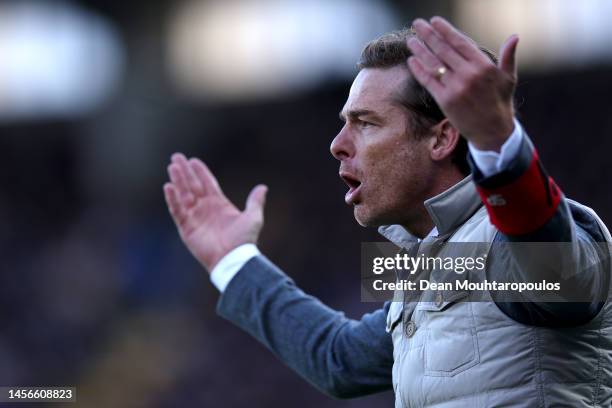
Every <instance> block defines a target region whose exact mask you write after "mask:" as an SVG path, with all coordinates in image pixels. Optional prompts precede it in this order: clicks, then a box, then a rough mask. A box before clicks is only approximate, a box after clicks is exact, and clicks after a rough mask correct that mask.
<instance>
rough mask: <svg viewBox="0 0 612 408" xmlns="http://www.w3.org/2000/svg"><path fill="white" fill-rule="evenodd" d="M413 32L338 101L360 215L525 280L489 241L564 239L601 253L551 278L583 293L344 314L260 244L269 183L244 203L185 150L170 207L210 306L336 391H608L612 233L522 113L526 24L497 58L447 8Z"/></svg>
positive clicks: (433, 399)
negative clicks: (211, 298) (552, 166)
mask: <svg viewBox="0 0 612 408" xmlns="http://www.w3.org/2000/svg"><path fill="white" fill-rule="evenodd" d="M413 30H414V34H413V33H412V32H410V31H407V30H404V31H400V32H396V33H391V34H388V35H386V36H383V37H382V38H380V39H378V40H375V41H373V42H371V43H370V44H368V45H367V46H366V48H365V50H364V52H363V53H362V57H361V61H360V64H359V67H360V71H359V74H358V75H357V77H356V78H355V81H354V82H353V85H352V87H351V90H350V93H349V97H348V100H347V102H346V104H345V106H344V108H343V109H342V112H341V117H342V119H343V120H344V121H345V123H344V126H343V128H342V130H341V131H340V133H339V134H338V135H337V136H336V138H335V139H334V141H333V142H332V145H331V152H332V154H333V156H334V157H335V158H336V159H338V160H339V161H340V176H341V177H342V178H343V179H344V180H345V182H346V183H347V184H348V186H349V191H348V192H347V194H346V196H345V201H346V202H347V204H349V205H352V206H353V209H354V215H355V219H356V220H357V222H359V223H360V224H361V225H363V226H377V227H380V229H379V230H380V232H381V233H382V234H383V235H384V236H385V237H387V238H388V239H389V240H390V241H392V242H394V243H396V244H397V245H398V246H400V247H401V246H404V245H405V244H406V243H411V242H416V241H421V240H422V242H423V243H435V244H439V246H440V247H441V248H442V251H444V250H446V249H447V248H450V245H452V243H453V242H459V243H464V242H485V243H488V244H491V245H489V246H488V248H489V253H488V255H490V259H489V260H488V262H487V276H488V277H490V278H492V279H497V280H506V281H508V280H511V281H515V282H520V281H529V280H533V279H534V276H533V275H532V273H533V271H531V270H529V268H527V267H524V266H525V265H526V263H525V259H521V257H520V256H517V255H516V254H515V253H514V252H512V250H510V249H503V248H502V249H500V250H497V251H494V250H493V249H491V248H493V244H494V243H509V242H521V241H541V242H567V243H568V247H569V249H570V250H569V252H568V253H569V255H568V256H569V258H570V261H571V262H569V265H573V264H574V261H575V262H576V263H583V264H589V265H595V267H593V268H590V269H584V268H575V269H572V268H570V269H572V270H571V271H570V273H569V274H564V275H563V276H559V279H561V278H563V279H565V280H564V282H570V283H571V284H572V285H574V287H579V288H580V290H581V293H585V294H587V296H585V300H586V301H581V302H578V303H572V304H568V303H552V302H539V301H538V300H537V299H535V298H529V299H527V301H526V302H523V303H516V302H504V301H497V300H495V301H493V300H490V301H488V302H470V301H469V300H472V299H471V298H472V295H473V294H472V293H470V292H465V293H459V294H458V295H457V293H455V294H448V293H445V292H436V291H433V292H431V291H430V292H427V291H426V292H425V293H423V296H424V297H422V298H421V299H419V301H413V302H387V303H386V304H385V306H384V308H383V309H380V310H377V311H375V312H373V313H371V314H367V315H365V316H363V318H362V319H361V320H360V321H355V320H350V319H347V318H345V317H344V315H343V314H342V313H339V312H336V311H333V310H330V309H329V308H327V307H326V306H324V305H323V304H322V303H321V302H319V301H318V300H317V299H314V298H312V297H310V296H308V295H306V294H304V293H303V292H302V291H300V290H299V289H298V288H297V287H295V285H294V284H293V282H292V281H291V280H290V279H289V278H288V277H287V276H286V275H285V274H284V273H283V272H281V271H280V270H278V268H276V267H275V266H274V265H273V264H272V263H271V262H270V261H269V260H267V259H266V258H265V257H264V256H263V255H261V254H260V253H259V251H258V250H257V248H256V246H255V245H254V244H255V243H256V241H257V237H258V235H259V231H260V229H261V227H262V224H263V207H264V201H265V194H266V187H265V186H257V187H255V188H254V189H253V191H252V192H251V194H250V195H249V197H248V199H247V203H246V208H245V210H244V211H242V212H241V211H239V210H238V209H237V208H236V207H235V206H234V205H232V204H231V203H230V202H229V201H228V200H227V198H225V196H224V195H223V193H222V192H221V189H220V187H219V185H218V184H217V182H216V180H215V178H214V176H213V175H212V173H211V172H210V171H209V170H208V168H207V167H206V166H205V165H204V163H202V162H201V161H200V160H198V159H190V160H187V158H185V157H184V156H183V155H181V154H177V155H174V156H173V158H172V163H171V164H170V166H169V174H170V178H171V183H168V184H166V185H165V186H164V191H165V195H166V199H167V202H168V207H169V210H170V213H171V214H172V216H173V218H174V220H175V222H176V225H177V227H178V230H179V233H180V235H181V238H182V240H183V241H184V242H185V244H186V245H187V247H188V248H189V250H190V251H191V252H192V253H193V255H194V256H195V257H196V258H197V259H198V260H199V261H200V262H201V263H202V265H203V266H204V267H205V268H206V269H207V270H208V271H211V279H212V281H213V283H214V284H215V285H216V286H217V288H219V289H220V291H221V292H222V296H221V298H220V300H219V303H218V313H219V314H220V315H222V316H224V317H225V318H227V319H229V320H230V321H232V322H234V323H235V324H237V325H238V326H240V327H241V328H243V329H244V330H246V331H247V332H249V333H250V334H251V335H253V336H254V337H255V338H257V339H258V340H259V341H261V342H262V343H263V344H265V345H266V346H267V347H268V348H269V349H270V350H272V352H273V353H275V354H276V355H277V356H278V357H279V358H280V359H281V360H283V361H284V362H285V363H286V364H288V365H289V366H290V367H291V368H293V369H294V370H295V371H297V372H298V373H299V374H300V375H302V376H303V377H304V378H306V379H307V380H309V381H310V382H312V383H313V384H314V385H315V386H317V387H318V388H320V389H321V390H323V391H325V392H327V393H328V394H331V395H333V396H336V397H341V398H348V397H355V396H360V395H365V394H369V393H373V392H377V391H381V390H385V389H389V388H390V387H391V386H393V388H394V391H395V394H396V406H398V407H404V406H410V407H413V406H415V407H418V406H436V407H464V406H470V407H489V406H558V405H564V406H610V405H612V380H611V373H612V334H611V333H610V331H611V330H612V329H611V328H610V323H609V322H610V321H611V319H612V307H611V306H610V304H609V303H607V302H606V301H605V300H606V297H607V293H608V288H609V270H608V264H607V262H606V260H605V258H606V254H605V253H602V251H601V250H600V249H599V248H598V246H597V245H596V243H597V242H605V241H610V234H609V232H608V231H607V229H606V227H605V225H603V223H602V222H601V221H600V220H599V219H598V218H597V216H596V215H595V214H594V212H593V211H592V210H590V209H589V208H587V207H584V206H582V205H580V204H577V203H575V202H572V201H571V200H568V199H566V198H565V197H564V196H563V194H562V193H561V192H560V190H559V189H558V187H557V186H556V185H555V184H554V182H553V181H552V179H550V178H549V177H548V176H546V175H545V172H544V170H543V167H542V166H541V164H540V161H539V159H538V156H537V153H536V152H535V149H534V148H533V145H532V144H531V142H530V140H529V139H528V137H527V135H526V134H525V132H524V131H523V129H522V127H521V125H520V123H519V122H518V121H517V120H516V119H515V118H514V109H513V104H512V99H513V94H514V87H515V84H516V80H517V77H516V66H515V57H514V56H515V50H516V46H517V42H518V38H517V37H516V36H511V37H510V38H509V39H508V40H507V41H506V43H505V44H504V45H503V46H502V49H501V51H500V60H499V62H498V63H497V64H496V63H494V62H492V60H491V56H490V55H487V54H486V53H484V52H483V51H482V50H480V49H479V48H478V47H477V46H476V45H475V44H474V43H473V42H472V41H471V40H470V39H469V38H467V37H465V36H464V35H463V34H462V33H460V32H458V31H457V30H456V29H455V28H454V27H453V26H452V25H450V24H449V23H448V22H447V21H445V20H444V19H442V18H439V17H434V18H433V19H432V20H431V21H430V22H427V21H425V20H421V19H418V20H416V21H415V22H414V24H413ZM462 136H463V138H462ZM466 140H467V142H468V143H469V151H470V163H469V167H468V165H467V162H466V161H465V159H464V157H465V154H466V150H467V149H468V147H466ZM470 172H471V175H468V173H470ZM466 176H467V177H466ZM483 203H484V206H483ZM510 264H512V265H518V267H516V268H506V266H507V265H510ZM555 271H556V270H553V271H552V272H553V273H555ZM557 272H559V271H557ZM559 275H561V273H560V272H559ZM430 296H433V297H430Z"/></svg>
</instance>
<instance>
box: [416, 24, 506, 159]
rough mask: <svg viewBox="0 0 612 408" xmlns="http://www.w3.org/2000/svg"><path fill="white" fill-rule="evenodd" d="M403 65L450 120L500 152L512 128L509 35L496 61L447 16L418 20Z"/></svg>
mask: <svg viewBox="0 0 612 408" xmlns="http://www.w3.org/2000/svg"><path fill="white" fill-rule="evenodd" d="M413 29H414V30H415V31H416V35H417V37H418V38H415V37H413V38H410V39H409V40H408V47H409V48H410V51H411V52H412V54H413V55H412V56H411V57H410V58H408V66H409V68H410V70H411V72H412V74H413V75H414V77H415V79H416V80H417V81H418V82H419V83H420V84H421V85H423V86H424V87H425V88H426V89H427V90H428V91H429V92H430V93H431V95H432V96H433V97H434V99H435V100H436V102H437V103H438V105H439V106H440V109H442V111H443V112H444V114H445V115H446V117H447V118H448V119H449V121H450V122H451V123H452V124H453V125H454V126H455V127H456V128H457V129H458V130H459V132H460V133H461V134H462V135H463V136H464V137H465V138H466V139H468V140H469V141H470V142H471V143H472V144H473V145H474V146H475V147H476V148H477V149H480V150H495V151H499V150H500V148H501V146H502V145H503V143H504V142H505V141H506V139H507V138H508V137H509V136H510V134H511V133H512V130H513V129H514V121H513V119H514V108H513V104H512V99H513V95H514V89H515V86H516V81H517V74H516V59H515V53H516V46H517V43H518V37H517V36H516V35H512V36H510V37H509V38H508V39H507V40H506V42H505V43H504V45H503V46H502V47H501V50H500V54H499V55H500V58H499V62H498V64H497V65H495V64H494V63H493V62H491V60H490V59H489V58H488V57H487V56H486V55H485V54H484V53H483V52H482V51H481V50H480V49H479V48H478V46H477V45H476V44H475V43H474V41H472V40H471V39H470V38H468V37H466V36H465V35H464V34H462V33H461V32H459V31H458V30H457V29H456V28H455V27H453V26H452V25H451V24H450V23H449V22H448V21H446V20H444V19H443V18H441V17H434V18H432V19H431V23H428V22H427V21H425V20H423V19H417V20H415V21H414V23H413Z"/></svg>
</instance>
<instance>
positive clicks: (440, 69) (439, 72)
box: [436, 67, 446, 80]
mask: <svg viewBox="0 0 612 408" xmlns="http://www.w3.org/2000/svg"><path fill="white" fill-rule="evenodd" d="M444 74H446V67H438V69H436V78H438V80H440V79H442V77H443V76H444Z"/></svg>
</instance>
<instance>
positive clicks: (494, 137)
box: [469, 117, 514, 153]
mask: <svg viewBox="0 0 612 408" xmlns="http://www.w3.org/2000/svg"><path fill="white" fill-rule="evenodd" d="M513 132H514V117H512V118H510V120H509V121H504V124H503V125H502V126H496V127H495V130H492V131H490V132H488V133H487V134H486V135H483V136H480V137H472V138H469V142H470V143H471V144H472V146H474V147H475V148H476V149H478V150H480V151H483V152H484V151H493V152H496V153H500V152H501V148H502V146H503V145H504V143H505V142H506V141H507V140H508V139H509V138H510V136H511V135H512V133H513Z"/></svg>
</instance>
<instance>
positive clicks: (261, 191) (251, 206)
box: [244, 184, 268, 222]
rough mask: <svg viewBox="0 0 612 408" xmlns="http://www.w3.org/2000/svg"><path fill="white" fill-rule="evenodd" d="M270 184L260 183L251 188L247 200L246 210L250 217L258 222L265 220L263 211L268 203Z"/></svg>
mask: <svg viewBox="0 0 612 408" xmlns="http://www.w3.org/2000/svg"><path fill="white" fill-rule="evenodd" d="M267 193H268V186H266V185H263V184H259V185H257V186H255V187H254V188H253V190H251V192H250V193H249V197H248V198H247V201H246V207H245V209H244V211H245V212H246V213H247V214H248V216H249V217H250V218H252V219H253V220H254V221H257V222H263V211H264V206H265V205H266V194H267Z"/></svg>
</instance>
